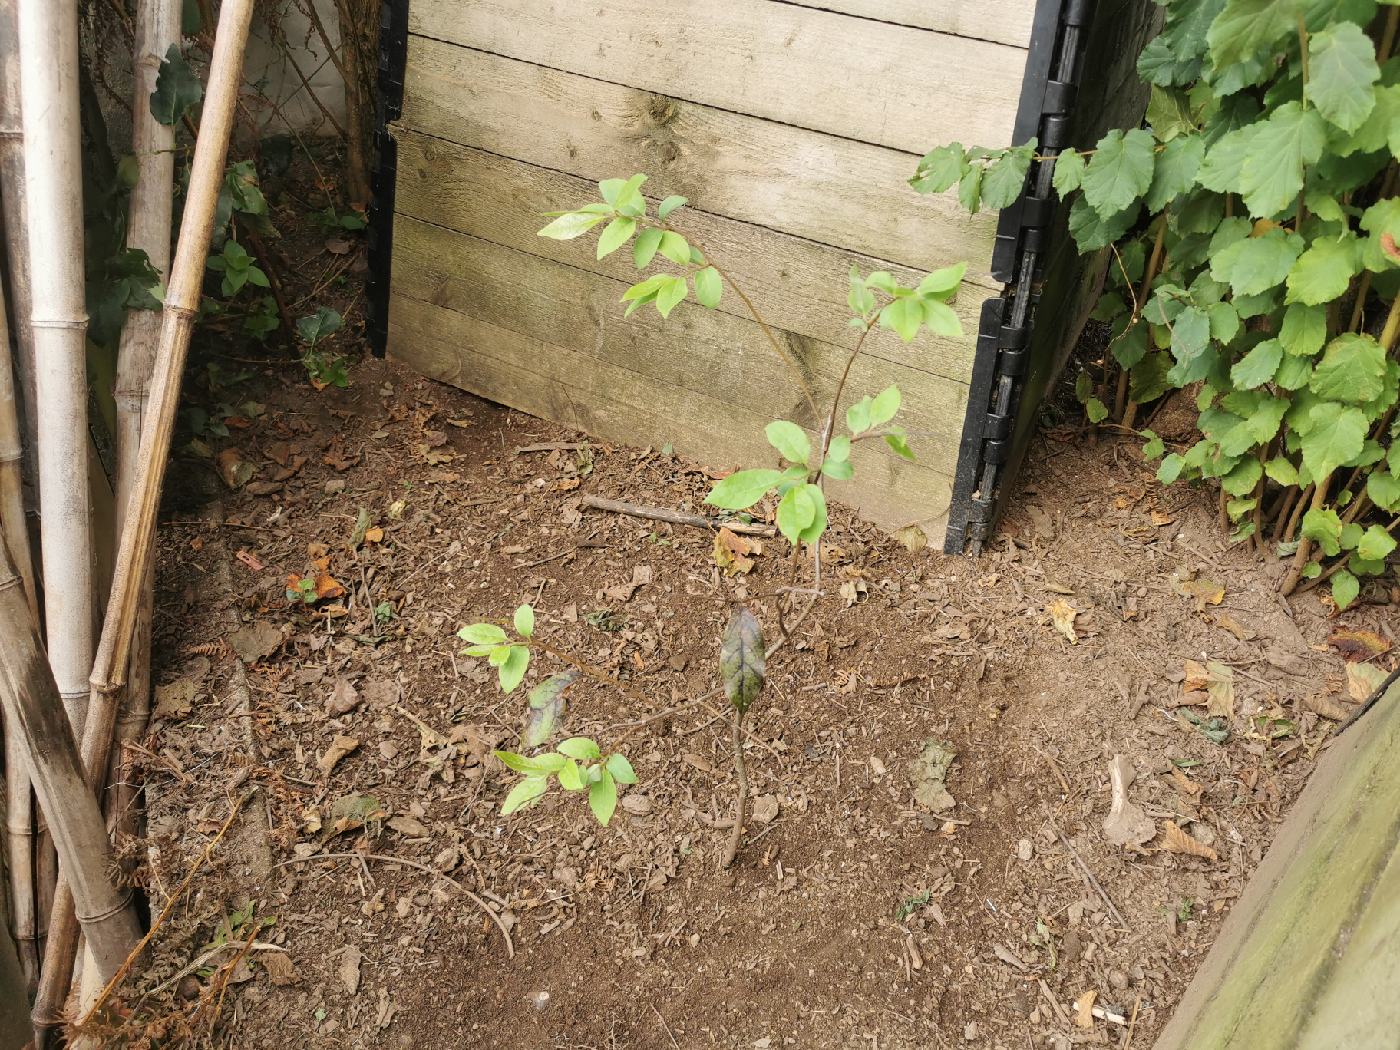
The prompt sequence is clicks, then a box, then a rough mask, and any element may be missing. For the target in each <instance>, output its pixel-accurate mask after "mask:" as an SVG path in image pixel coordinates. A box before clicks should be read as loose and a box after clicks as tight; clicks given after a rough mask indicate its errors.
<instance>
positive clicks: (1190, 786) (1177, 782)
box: [1171, 766, 1201, 798]
mask: <svg viewBox="0 0 1400 1050" xmlns="http://www.w3.org/2000/svg"><path fill="white" fill-rule="evenodd" d="M1171 776H1172V786H1173V787H1174V788H1176V790H1177V791H1178V792H1180V793H1181V794H1182V795H1184V796H1185V797H1187V798H1199V797H1200V794H1201V785H1200V784H1197V783H1196V782H1195V781H1194V780H1192V779H1191V778H1190V777H1188V776H1187V775H1186V774H1185V773H1183V772H1182V771H1181V770H1179V769H1177V768H1176V767H1175V766H1173V767H1172V773H1171Z"/></svg>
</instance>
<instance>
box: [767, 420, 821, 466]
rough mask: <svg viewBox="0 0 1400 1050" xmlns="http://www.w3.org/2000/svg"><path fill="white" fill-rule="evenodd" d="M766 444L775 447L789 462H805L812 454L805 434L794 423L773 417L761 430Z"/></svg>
mask: <svg viewBox="0 0 1400 1050" xmlns="http://www.w3.org/2000/svg"><path fill="white" fill-rule="evenodd" d="M763 433H764V435H765V436H766V437H767V438H768V444H770V445H772V446H773V447H774V448H776V449H777V450H778V451H779V452H780V453H782V456H783V458H784V459H785V460H787V461H788V462H789V463H806V462H807V457H809V456H810V455H811V454H812V446H811V444H810V442H808V440H807V435H806V433H805V432H804V431H803V429H802V428H801V427H799V426H798V425H797V424H796V423H793V422H790V421H788V420H786V419H775V420H773V422H771V423H769V424H768V426H766V427H765V428H764V430H763Z"/></svg>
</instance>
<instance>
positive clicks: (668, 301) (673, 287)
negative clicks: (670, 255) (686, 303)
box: [656, 239, 686, 317]
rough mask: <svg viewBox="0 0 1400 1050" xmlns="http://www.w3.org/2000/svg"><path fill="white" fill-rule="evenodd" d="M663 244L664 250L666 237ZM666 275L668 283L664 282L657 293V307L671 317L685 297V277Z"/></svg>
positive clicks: (661, 312) (662, 314) (664, 314)
mask: <svg viewBox="0 0 1400 1050" xmlns="http://www.w3.org/2000/svg"><path fill="white" fill-rule="evenodd" d="M662 244H663V247H662V250H663V251H664V250H665V246H664V245H665V242H664V239H663V242H662ZM666 276H667V279H666V283H665V284H663V285H662V286H661V288H660V289H659V290H658V291H657V293H656V309H657V312H658V313H660V314H661V316H662V317H670V316H671V311H672V310H674V309H675V308H676V307H677V306H678V305H679V304H680V302H681V300H682V299H684V298H685V293H686V283H685V278H684V277H671V276H670V275H669V274H668V275H666Z"/></svg>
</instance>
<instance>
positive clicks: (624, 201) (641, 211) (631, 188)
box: [599, 174, 647, 218]
mask: <svg viewBox="0 0 1400 1050" xmlns="http://www.w3.org/2000/svg"><path fill="white" fill-rule="evenodd" d="M646 181H647V177H646V176H645V175H640V174H638V175H633V176H632V177H631V178H630V179H628V180H627V181H626V182H624V183H623V184H622V186H621V187H620V188H619V189H618V191H617V198H616V199H615V200H613V201H610V202H609V203H610V204H612V206H613V207H614V208H616V209H617V210H618V211H619V212H621V213H622V214H623V215H631V216H633V217H634V218H640V217H641V216H643V215H645V214H646V210H647V204H646V201H645V200H643V199H642V183H644V182H646ZM599 188H600V189H601V186H600V187H599Z"/></svg>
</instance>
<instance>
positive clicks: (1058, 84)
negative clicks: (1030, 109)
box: [1045, 80, 1079, 113]
mask: <svg viewBox="0 0 1400 1050" xmlns="http://www.w3.org/2000/svg"><path fill="white" fill-rule="evenodd" d="M1078 93H1079V85H1077V84H1071V83H1070V82H1069V81H1066V80H1052V81H1050V83H1048V84H1046V85H1045V112H1046V113H1068V112H1069V111H1070V110H1071V109H1073V108H1074V98H1075V96H1076V95H1077V94H1078Z"/></svg>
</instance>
